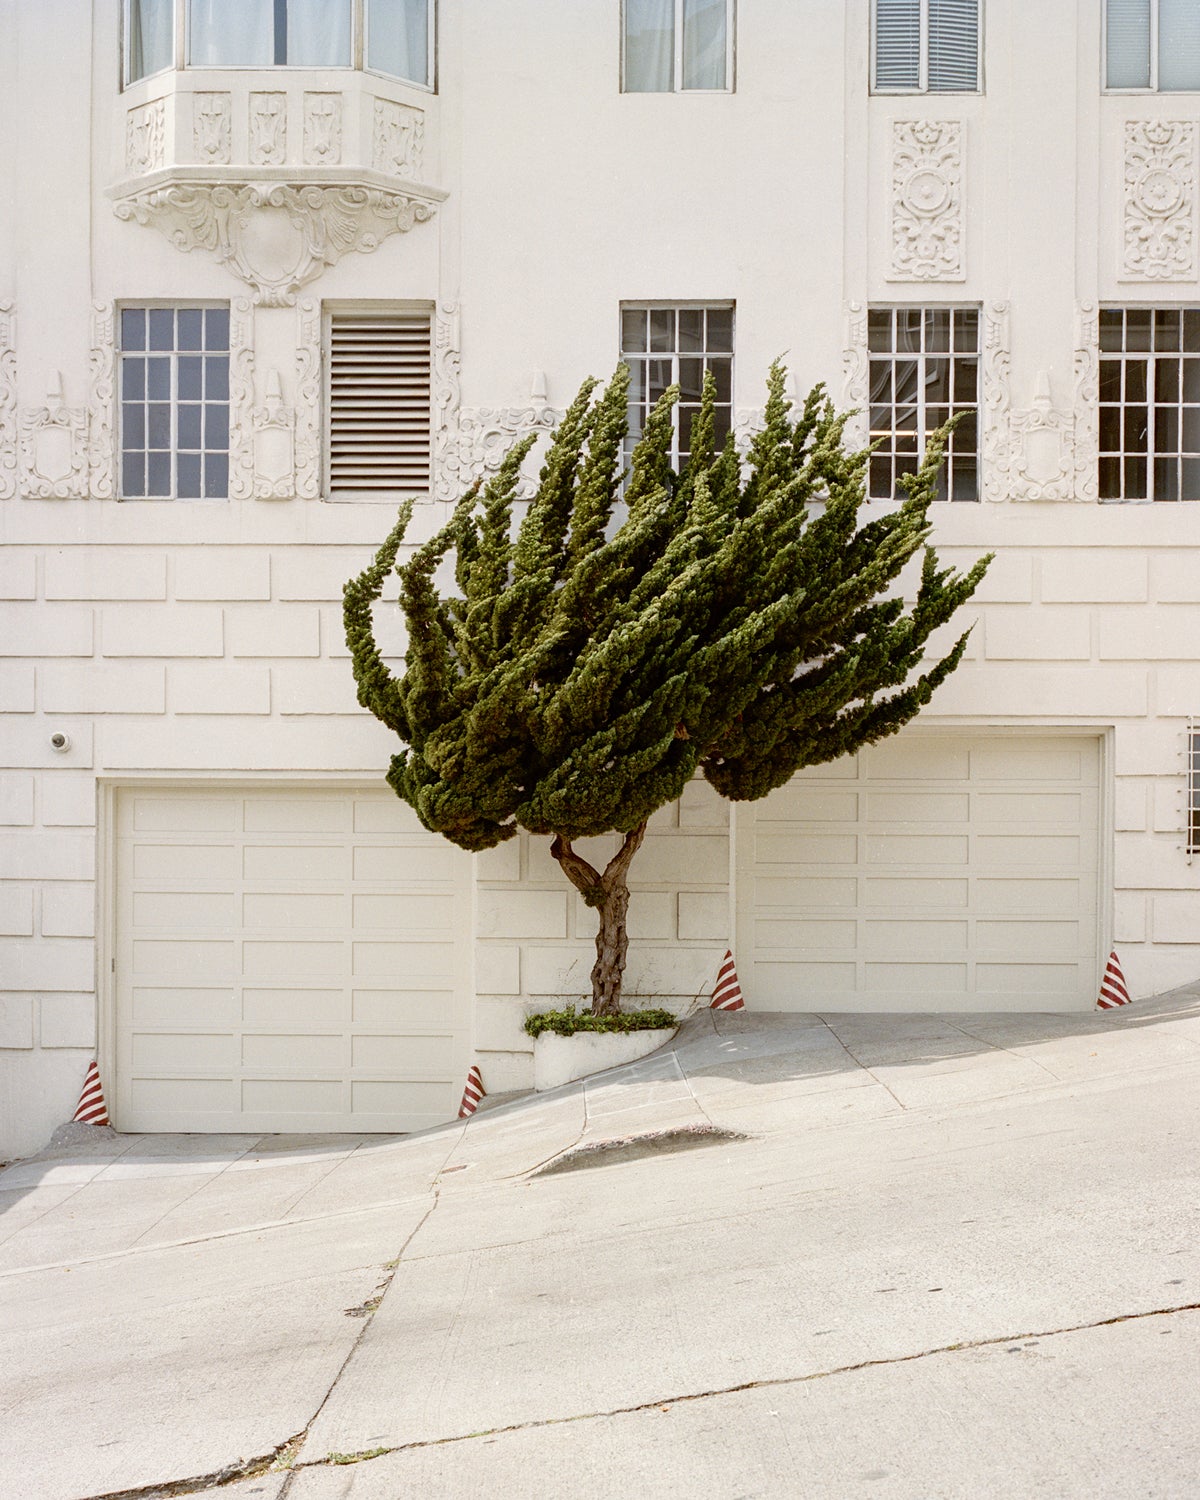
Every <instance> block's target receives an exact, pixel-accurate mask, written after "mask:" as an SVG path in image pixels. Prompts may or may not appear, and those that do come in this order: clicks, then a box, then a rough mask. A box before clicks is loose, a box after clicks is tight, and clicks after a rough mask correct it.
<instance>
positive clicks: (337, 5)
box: [287, 0, 350, 68]
mask: <svg viewBox="0 0 1200 1500" xmlns="http://www.w3.org/2000/svg"><path fill="white" fill-rule="evenodd" d="M287 60H288V65H289V67H293V68H322V67H325V68H348V67H349V66H350V0H287Z"/></svg>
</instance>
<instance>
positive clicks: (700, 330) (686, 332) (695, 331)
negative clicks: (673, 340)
mask: <svg viewBox="0 0 1200 1500" xmlns="http://www.w3.org/2000/svg"><path fill="white" fill-rule="evenodd" d="M703 349H704V312H703V309H702V308H699V307H684V308H681V309H680V312H679V352H680V354H693V353H694V354H699V353H702V352H703Z"/></svg>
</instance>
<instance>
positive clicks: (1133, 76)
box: [1106, 0, 1150, 89]
mask: <svg viewBox="0 0 1200 1500" xmlns="http://www.w3.org/2000/svg"><path fill="white" fill-rule="evenodd" d="M1106 22H1107V26H1106V31H1107V36H1108V47H1107V50H1108V59H1107V72H1106V76H1107V79H1108V86H1109V88H1110V89H1148V88H1149V87H1150V0H1108V14H1107V16H1106Z"/></svg>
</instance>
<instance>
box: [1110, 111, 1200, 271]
mask: <svg viewBox="0 0 1200 1500" xmlns="http://www.w3.org/2000/svg"><path fill="white" fill-rule="evenodd" d="M1124 230H1125V232H1124V247H1125V254H1124V262H1123V272H1124V279H1126V280H1138V281H1192V280H1194V279H1195V277H1196V125H1195V122H1194V121H1192V120H1127V121H1126V123H1125V225H1124Z"/></svg>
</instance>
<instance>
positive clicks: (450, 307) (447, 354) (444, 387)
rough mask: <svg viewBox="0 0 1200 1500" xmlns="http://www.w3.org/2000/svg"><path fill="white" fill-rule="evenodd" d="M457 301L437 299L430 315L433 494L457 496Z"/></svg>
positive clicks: (459, 359) (459, 348)
mask: <svg viewBox="0 0 1200 1500" xmlns="http://www.w3.org/2000/svg"><path fill="white" fill-rule="evenodd" d="M460 330H461V323H460V318H459V306H458V303H457V302H441V303H439V304H438V306H437V309H436V311H435V312H434V315H433V378H432V382H431V386H432V390H431V394H432V404H433V497H434V499H435V500H457V499H458V498H459V495H460V491H459V489H458V479H457V464H458V459H457V444H458V417H459V410H460V408H461V406H462V387H461V385H460V383H459V372H460V370H461V368H462V342H461V331H460Z"/></svg>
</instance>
